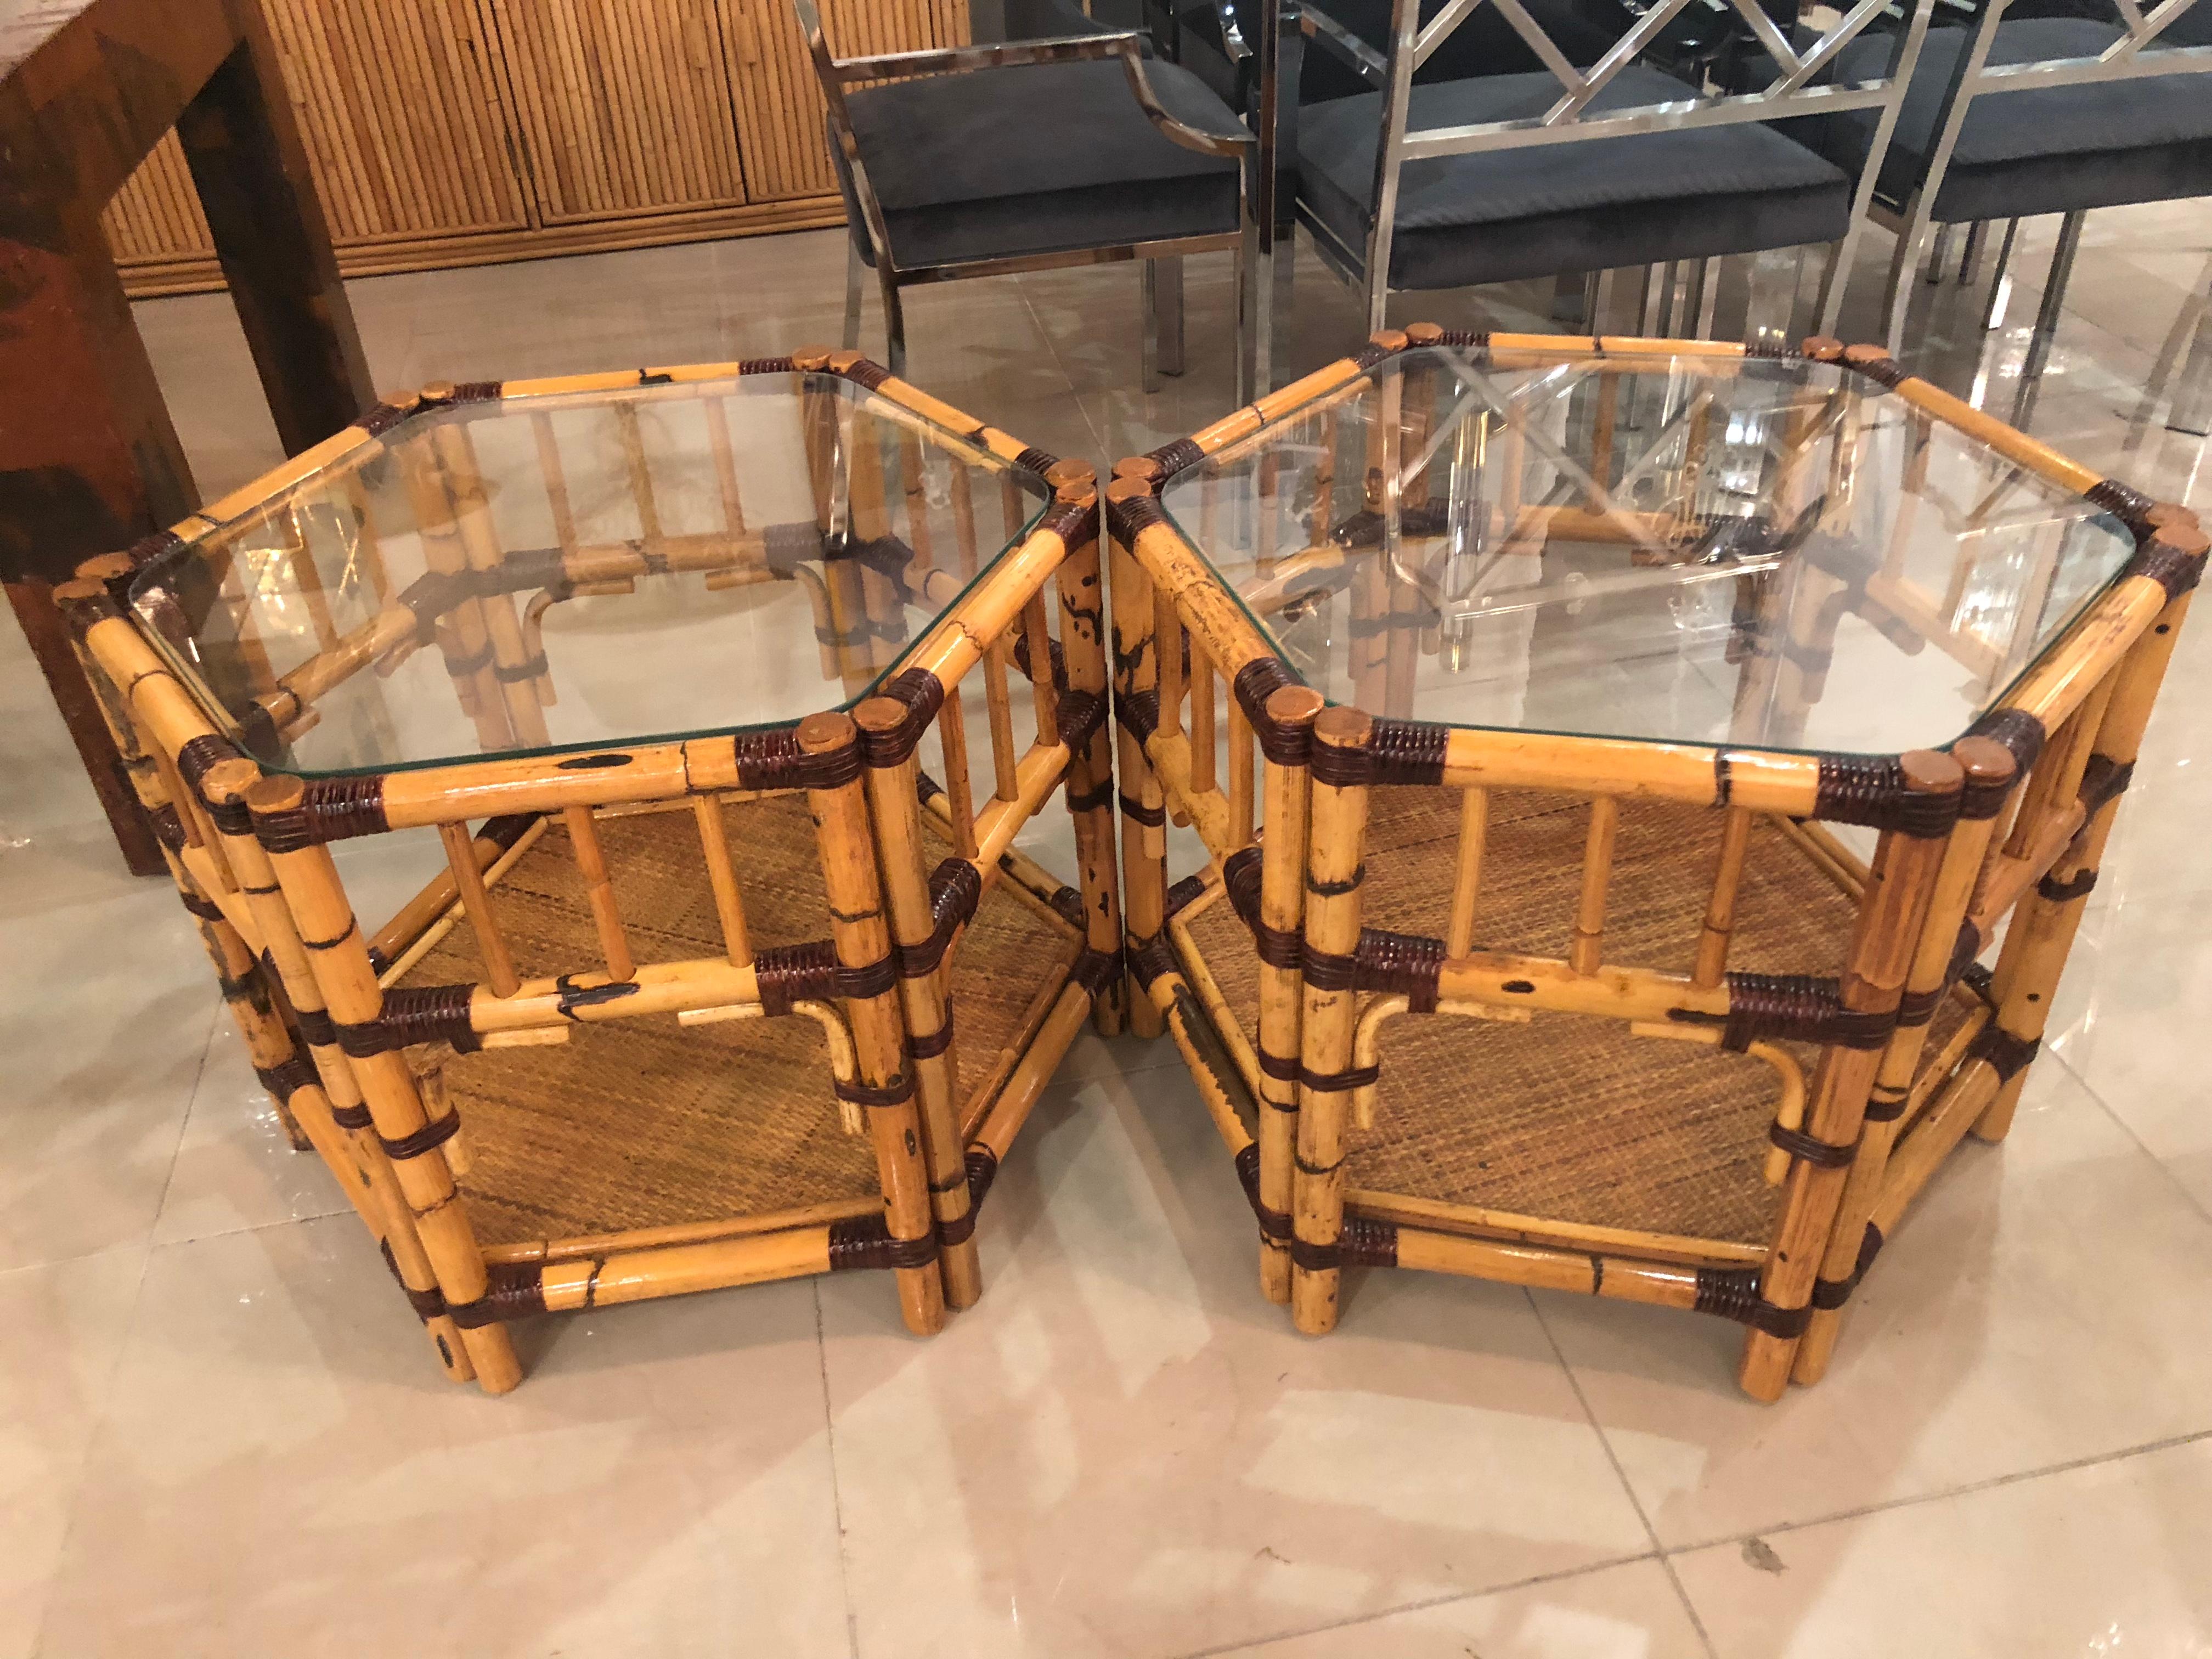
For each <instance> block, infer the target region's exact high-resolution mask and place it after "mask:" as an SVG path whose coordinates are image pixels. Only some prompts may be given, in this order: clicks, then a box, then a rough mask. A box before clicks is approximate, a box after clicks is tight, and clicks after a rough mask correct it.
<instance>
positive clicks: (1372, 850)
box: [1107, 325, 2207, 1400]
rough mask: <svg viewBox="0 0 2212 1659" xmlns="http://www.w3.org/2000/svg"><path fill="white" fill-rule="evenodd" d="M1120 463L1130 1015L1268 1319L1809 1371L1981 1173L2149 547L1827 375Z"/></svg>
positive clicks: (1831, 354) (1484, 405)
mask: <svg viewBox="0 0 2212 1659" xmlns="http://www.w3.org/2000/svg"><path fill="white" fill-rule="evenodd" d="M1107 518H1108V522H1109V527H1110V531H1111V541H1112V544H1113V556H1112V565H1111V569H1110V573H1109V576H1110V580H1109V587H1110V589H1111V599H1112V603H1113V610H1114V623H1115V674H1116V678H1115V720H1116V724H1117V726H1118V728H1119V732H1118V742H1119V744H1120V751H1119V763H1118V767H1117V775H1118V777H1119V780H1120V784H1119V787H1120V791H1121V812H1122V854H1123V858H1124V868H1123V883H1122V896H1123V900H1124V903H1125V906H1126V914H1127V927H1128V933H1129V962H1130V965H1131V969H1132V972H1133V975H1134V977H1135V979H1136V981H1137V982H1138V983H1139V985H1140V986H1141V987H1143V990H1144V992H1145V996H1144V998H1143V999H1142V1000H1141V1001H1140V1002H1139V1004H1138V1005H1136V1006H1134V1007H1133V1014H1132V1020H1133V1024H1134V1026H1135V1027H1136V1029H1137V1030H1139V1033H1140V1034H1147V1035H1150V1034H1156V1033H1158V1031H1159V1030H1163V1029H1164V1030H1168V1031H1170V1032H1171V1033H1172V1035H1173V1036H1174V1038H1175V1041H1176V1042H1177V1044H1178V1045H1179V1046H1180V1047H1181V1048H1182V1050H1183V1052H1184V1054H1185V1057H1186V1059H1187V1060H1188V1061H1189V1062H1190V1064H1191V1066H1192V1067H1193V1069H1194V1073H1195V1074H1196V1076H1197V1079H1198V1081H1199V1085H1200V1094H1201V1096H1202V1097H1203V1098H1204V1099H1205V1101H1206V1105H1207V1108H1208V1109H1209V1110H1210V1111H1211V1113H1212V1116H1213V1119H1214V1121H1215V1125H1216V1127H1217V1128H1218V1130H1219V1131H1220V1133H1221V1137H1222V1139H1223V1141H1224V1143H1225V1146H1227V1147H1228V1149H1229V1151H1230V1152H1231V1154H1232V1155H1233V1156H1234V1158H1235V1160H1236V1164H1237V1170H1238V1173H1239V1176H1241V1178H1242V1179H1243V1184H1244V1188H1245V1193H1246V1196H1247V1198H1248V1200H1249V1201H1250V1203H1251V1205H1252V1207H1253V1210H1254V1212H1255V1218H1256V1220H1257V1222H1258V1224H1259V1232H1260V1268H1261V1287H1262V1290H1263V1291H1264V1292H1265V1293H1266V1294H1267V1296H1268V1297H1270V1298H1272V1299H1273V1300H1275V1301H1278V1302H1283V1303H1286V1304H1289V1305H1290V1308H1291V1314H1292V1316H1293V1318H1294V1319H1295V1321H1296V1322H1297V1326H1298V1328H1300V1329H1302V1330H1305V1331H1308V1332H1312V1333H1320V1332H1323V1331H1327V1330H1328V1329H1329V1328H1331V1327H1332V1326H1333V1325H1334V1322H1335V1321H1336V1318H1337V1315H1338V1297H1339V1292H1340V1285H1341V1282H1342V1273H1343V1270H1344V1269H1345V1268H1346V1267H1359V1266H1396V1267H1422V1268H1428V1269H1431V1270H1434V1271H1438V1272H1444V1273H1463V1274H1468V1275H1472V1276H1475V1277H1481V1278H1491V1279H1504V1280H1507V1281H1509V1282H1513V1283H1518V1284H1525V1285H1535V1286H1541V1287H1545V1288H1548V1289H1553V1290H1560V1291H1575V1292H1579V1293H1582V1294H1585V1295H1595V1296H1605V1297H1618V1298H1622V1299H1626V1300H1632V1301H1640V1302H1648V1303H1656V1304H1662V1305H1667V1306H1673V1307H1680V1308H1684V1309H1694V1310H1699V1311H1704V1312H1709V1313H1717V1314H1721V1315H1724V1316H1728V1317H1730V1318H1733V1319H1735V1320H1739V1321H1741V1322H1743V1323H1745V1324H1747V1326H1749V1327H1750V1331H1749V1333H1748V1334H1747V1339H1746V1343H1745V1349H1744V1357H1743V1361H1742V1364H1741V1368H1740V1370H1739V1380H1740V1382H1741V1384H1742V1386H1743V1387H1744V1388H1745V1389H1746V1390H1747V1391H1748V1392H1749V1393H1751V1394H1752V1395H1754V1396H1756V1397H1758V1398H1760V1399H1765V1400H1771V1399H1775V1398H1777V1397H1778V1396H1779V1395H1780V1394H1781V1393H1782V1392H1783V1390H1784V1388H1785V1387H1786V1385H1787V1384H1788V1383H1789V1382H1790V1380H1792V1379H1793V1378H1794V1379H1795V1380H1796V1381H1799V1382H1805V1383H1809V1382H1812V1381H1814V1380H1815V1379H1816V1378H1818V1377H1819V1376H1820V1375H1821V1374H1822V1372H1823V1371H1824V1370H1825V1369H1826V1365H1827V1363H1828V1358H1829V1356H1830V1353H1831V1352H1832V1348H1833V1345H1834V1342H1835V1339H1836V1334H1837V1331H1838V1322H1839V1320H1840V1317H1841V1315H1842V1311H1843V1309H1844V1304H1845V1303H1846V1301H1847V1300H1848V1299H1849V1297H1850V1294H1851V1292H1852V1291H1853V1289H1854V1288H1855V1287H1856V1285H1857V1284H1858V1282H1859V1280H1860V1279H1861V1277H1862V1276H1863V1274H1864V1273H1866V1271H1867V1270H1868V1268H1869V1266H1870V1264H1871V1263H1872V1262H1873V1261H1874V1258H1875V1254H1876V1252H1877V1251H1878V1250H1879V1249H1881V1245H1882V1243H1883V1240H1884V1239H1885V1237H1887V1235H1888V1234H1890V1233H1891V1232H1893V1231H1894V1230H1895V1228H1896V1226H1897V1225H1898V1223H1899V1220H1900V1218H1902V1216H1903V1214H1904V1213H1905V1210H1906V1209H1907V1207H1908V1206H1910V1205H1911V1202H1912V1200H1913V1199H1914V1198H1915V1197H1916V1196H1917V1194H1919V1193H1920V1191H1921V1190H1922V1189H1923V1188H1924V1187H1925V1185H1926V1183H1927V1182H1928V1181H1929V1178H1930V1177H1931V1176H1932V1175H1933V1174H1934V1172H1935V1170H1936V1169H1937V1167H1938V1166H1940V1165H1941V1164H1942V1162H1943V1160H1944V1159H1945V1158H1946V1157H1947V1156H1948V1154H1949V1152H1951V1151H1952V1149H1953V1148H1954V1147H1955V1146H1957V1145H1958V1144H1959V1142H1960V1139H1962V1138H1963V1137H1964V1136H1965V1135H1966V1134H1967V1133H1969V1132H1972V1133H1976V1134H1978V1135H1980V1136H1981V1137H1983V1138H1984V1139H1992V1140H1994V1139H2001V1138H2002V1136H2003V1135H2004V1133H2006V1131H2007V1130H2008V1127H2010V1123H2011V1119H2012V1115H2013V1112H2014V1109H2015V1105H2016V1103H2017V1102H2018V1100H2019V1097H2020V1091H2021V1085H2022V1083H2023V1081H2024V1079H2025V1073H2026V1069H2027V1066H2028V1064H2029V1063H2030V1062H2031V1061H2032V1060H2033V1058H2034V1054H2035V1051H2036V1048H2037V1046H2038V1043H2039V1039H2040V1037H2041V1035H2042V1030H2043V1024H2044V1020H2045V1018H2046V1016H2047V1013H2048V1010H2049V1007H2050V1002H2051V993H2052V991H2053V989H2054V987H2056V985H2057V979H2058V975H2059V972H2060V970H2061V969H2062V968H2063V965H2064V962H2065V957H2066V954H2067V950H2068V947H2069V945H2070V943H2071V940H2072V937H2073V933H2074V929H2075V925H2076V923H2077V921H2078V920H2079V917H2080V915H2081V906H2082V904H2083V902H2085V900H2086V898H2087V895H2088V892H2089V890H2090V889H2091V887H2092V886H2093V884H2094V882H2095V878H2096V867H2097V862H2098V859H2099V857H2100V854H2101V852H2102V849H2103V847H2104V843H2105V840H2106V836H2108V835H2109V833H2110V830H2111V826H2112V816H2113V812H2114V810H2115V803H2116V801H2117V800H2118V796H2119V794H2120V793H2122V792H2123V791H2124V789H2125V787H2126V786H2127V782H2128V778H2129V775H2130V771H2131V770H2132V763H2133V761H2134V757H2135V754H2136V745H2137V744H2138V743H2139V741H2140V739H2141V737H2142V731H2143V727H2144V725H2145V722H2146V721H2147V720H2148V718H2149V714H2150V711H2151V708H2152V705H2153V703H2154V700H2155V698H2156V696H2157V690H2158V686H2159V682H2160V677H2161V676H2162V674H2163V671H2164V669H2165V665H2166V658H2167V656H2168V654H2169V653H2171V651H2172V646H2173V637H2174V634H2175V630H2176V629H2178V627H2179V623H2180V622H2181V619H2182V617H2183V616H2184V614H2185V611H2186V610H2187V607H2188V602H2189V595H2190V592H2191V589H2192V588H2193V587H2194V586H2195V585H2196V583H2197V578H2198V574H2199V573H2200V571H2201V569H2202V568H2203V560H2204V557H2205V553H2206V547H2207V543H2206V538H2205V537H2204V535H2203V532H2202V531H2201V530H2200V529H2199V528H2198V527H2197V524H2196V521H2195V520H2194V518H2193V516H2192V515H2191V514H2190V513H2188V512H2187V511H2186V510H2185V509H2183V508H2179V507H2172V506H2169V505H2163V504H2160V503H2157V502H2154V501H2149V500H2148V499H2147V498H2145V497H2142V496H2141V495H2137V494H2136V492H2134V491H2133V490H2130V489H2127V488H2126V487H2124V485H2121V484H2118V483H2114V482H2112V481H2110V480H2106V479H2100V478H2099V477H2097V476H2096V475H2095V474H2093V473H2090V472H2088V471H2086V470H2084V469H2082V468H2081V467H2079V466H2076V465H2074V464H2073V463H2071V462H2069V461H2067V460H2066V459H2063V457H2061V456H2059V455H2057V454H2056V453H2052V452H2051V451H2050V450H2048V449H2046V448H2045V447H2043V446H2041V445H2039V444H2037V443H2036V442H2034V441H2033V440H2031V439H2028V438H2026V437H2024V436H2022V435H2021V434H2019V433H2016V432H2014V431H2012V430H2010V429H2009V428H2005V427H2003V426H2002V425H2000V424H1999V423H1998V422H1995V421H1992V420H1990V418H1989V417H1988V416H1984V415H1983V414H1981V413H1980V412H1979V411H1978V410H1974V409H1972V408H1970V407H1968V406H1967V405H1966V404H1961V403H1960V402H1958V401H1957V400H1956V399H1954V398H1949V397H1948V396H1947V395H1946V394H1944V393H1943V392H1940V391H1938V390H1936V388H1935V387H1933V386H1929V385H1927V384H1926V383H1925V382H1923V381H1920V380H1915V379H1913V378H1911V376H1909V375H1907V374H1905V373H1904V372H1903V371H1902V370H1901V369H1900V368H1899V367H1898V365H1897V364H1895V363H1894V362H1891V361H1890V360H1889V359H1888V358H1887V356H1884V355H1883V354H1882V353H1881V352H1880V351H1878V350H1874V349H1867V348H1858V347H1854V348H1851V349H1849V350H1846V349H1844V347H1842V346H1841V345H1839V344H1837V343H1834V342H1832V341H1822V340H1814V341H1808V342H1807V343H1806V344H1805V346H1804V348H1803V349H1802V351H1799V350H1781V349H1772V348H1768V349H1762V350H1759V351H1749V350H1747V349H1744V348H1741V347H1736V346H1729V345H1721V344H1714V343H1706V342H1669V341H1657V340H1620V339H1604V340H1598V339H1562V338H1556V337H1530V336H1507V335H1486V336H1485V335H1465V334H1459V335H1455V334H1448V333H1446V332H1445V331H1443V330H1441V329H1437V328H1434V327H1431V326H1428V325H1419V326H1416V327H1415V328H1413V329H1410V330H1408V331H1406V332H1403V333H1398V332H1390V333H1385V334H1382V335H1378V336H1376V338H1375V339H1374V341H1373V342H1372V343H1370V346H1369V347H1368V348H1367V349H1365V350H1364V351H1363V352H1362V353H1361V354H1360V355H1359V356H1358V357H1356V358H1351V359H1347V360H1346V361H1344V362H1339V363H1336V364H1333V365H1331V366H1330V367H1329V368H1325V369H1322V370H1320V371H1318V372H1317V373H1316V374H1313V375H1310V376H1309V377H1307V379H1305V380H1302V381H1300V382H1298V383H1297V385H1295V386H1290V387H1287V388H1285V389H1284V390H1283V391H1281V392H1276V393H1274V394H1273V395H1272V396H1270V397H1267V398H1263V399H1261V401H1260V402H1259V403H1258V404H1255V405H1253V406H1252V407H1251V408H1249V409H1245V410H1239V411H1237V413H1236V414H1234V415H1232V416H1229V417H1228V418H1227V419H1225V420H1224V421H1221V422H1218V423H1217V424H1215V425H1214V426H1212V427H1211V428H1207V429H1206V431H1204V432H1202V433H1200V434H1198V435H1196V436H1194V437H1192V438H1187V439H1183V440H1180V441H1176V442H1175V443H1172V444H1169V445H1166V446H1164V447H1162V448H1160V449H1158V450H1156V451H1154V452H1152V453H1151V454H1149V455H1145V456H1139V457H1135V458H1133V459H1129V460H1127V461H1124V462H1122V463H1121V464H1120V465H1118V466H1116V468H1115V480H1114V481H1113V483H1111V484H1110V485H1109V489H1108V490H1107ZM1331 704H1334V707H1332V706H1330V705H1331ZM1171 821H1172V822H1173V823H1178V824H1182V825H1184V826H1187V827H1188V829H1190V830H1191V831H1193V832H1194V834H1195V836H1196V837H1197V839H1198V841H1199V842H1200V843H1202V845H1203V848H1204V852H1205V854H1206V861H1205V865H1204V867H1203V868H1201V869H1200V870H1198V871H1196V872H1193V873H1191V874H1189V875H1187V876H1184V877H1183V878H1182V879H1180V880H1177V881H1175V882H1174V883H1173V884H1170V879H1169V878H1170V871H1169V869H1168V848H1169V838H1168V826H1169V824H1170V822H1171ZM2000 936H2002V946H2001V947H1999V945H1998V943H1997V941H1998V940H1999V939H2000ZM1992 954H1993V955H1994V958H1995V959H1994V962H1993V963H1991V964H1990V965H1984V962H1983V960H1982V959H1983V958H1984V957H1985V956H1988V955H1992Z"/></svg>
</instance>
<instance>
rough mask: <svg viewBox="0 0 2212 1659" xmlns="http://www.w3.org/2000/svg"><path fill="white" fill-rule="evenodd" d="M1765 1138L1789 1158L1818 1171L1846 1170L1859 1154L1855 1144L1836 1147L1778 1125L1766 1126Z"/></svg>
mask: <svg viewBox="0 0 2212 1659" xmlns="http://www.w3.org/2000/svg"><path fill="white" fill-rule="evenodd" d="M1766 1138H1767V1139H1768V1140H1769V1141H1771V1142H1772V1143H1773V1144H1774V1145H1775V1146H1778V1147H1780V1148H1781V1149H1782V1150H1783V1151H1784V1152H1787V1153H1789V1154H1790V1157H1792V1158H1796V1159H1798V1160H1799V1161H1801V1162H1802V1163H1806V1164H1811V1165H1813V1166H1814V1168H1815V1169H1820V1170H1841V1169H1846V1168H1848V1167H1849V1166H1850V1161H1851V1160H1852V1159H1853V1158H1857V1156H1858V1152H1859V1149H1858V1146H1857V1143H1856V1142H1854V1143H1853V1144H1852V1145H1850V1146H1837V1145H1836V1144H1835V1143H1834V1142H1832V1141H1827V1140H1821V1139H1818V1138H1817V1137H1815V1136H1813V1135H1808V1134H1807V1133H1805V1132H1804V1131H1803V1130H1802V1129H1785V1128H1784V1127H1782V1126H1781V1125H1780V1124H1779V1123H1770V1124H1768V1125H1767V1126H1766Z"/></svg>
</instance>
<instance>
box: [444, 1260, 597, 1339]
mask: <svg viewBox="0 0 2212 1659" xmlns="http://www.w3.org/2000/svg"><path fill="white" fill-rule="evenodd" d="M544 1273H545V1269H544V1264H543V1263H541V1262H536V1261H492V1262H487V1263H486V1264H485V1266H484V1293H483V1295H482V1296H480V1297H477V1299H476V1300H475V1301H473V1302H453V1303H448V1304H447V1306H446V1312H447V1315H448V1316H450V1317H451V1318H452V1320H453V1323H455V1324H456V1325H458V1326H459V1327H460V1328H462V1329H463V1330H465V1331H476V1330H482V1329H483V1328H484V1327H485V1326H487V1325H495V1324H497V1323H498V1322H500V1321H501V1320H502V1319H519V1318H520V1317H521V1316H523V1315H525V1314H541V1313H544V1311H545V1283H544ZM409 1299H410V1301H411V1300H412V1299H413V1297H412V1295H411V1294H410V1297H409ZM589 1305H590V1304H588V1303H586V1306H589Z"/></svg>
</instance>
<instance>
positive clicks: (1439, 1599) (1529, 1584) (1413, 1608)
mask: <svg viewBox="0 0 2212 1659" xmlns="http://www.w3.org/2000/svg"><path fill="white" fill-rule="evenodd" d="M1657 1559H1659V1557H1658V1556H1657V1555H1656V1554H1655V1553H1652V1552H1650V1551H1645V1552H1644V1553H1641V1554H1637V1555H1614V1556H1608V1557H1607V1558H1606V1559H1604V1560H1602V1561H1591V1562H1589V1563H1586V1564H1585V1565H1582V1566H1579V1567H1565V1568H1562V1569H1560V1570H1559V1571H1557V1572H1539V1573H1532V1574H1530V1575H1529V1576H1528V1577H1526V1578H1515V1579H1511V1580H1509V1581H1508V1582H1506V1583H1502V1584H1491V1585H1488V1586H1486V1587H1485V1588H1484V1589H1471V1590H1455V1591H1453V1592H1452V1593H1451V1594H1449V1595H1431V1596H1429V1597H1427V1598H1426V1599H1425V1600H1423V1601H1407V1602H1402V1603H1401V1604H1400V1605H1398V1606H1396V1607H1378V1608H1376V1610H1375V1611H1374V1612H1373V1613H1355V1614H1354V1615H1352V1617H1351V1618H1348V1619H1332V1620H1328V1621H1327V1622H1326V1623H1323V1624H1319V1625H1305V1626H1300V1627H1299V1628H1298V1629H1297V1630H1284V1631H1277V1632H1274V1633H1273V1634H1272V1635H1268V1636H1255V1637H1252V1638H1249V1639H1247V1640H1240V1641H1235V1642H1230V1643H1225V1644H1223V1645H1221V1646H1218V1647H1211V1648H1200V1649H1197V1650H1194V1651H1192V1652H1189V1653H1184V1654H1178V1655H1176V1659H1221V1656H1223V1655H1225V1654H1235V1653H1249V1652H1250V1651H1252V1650H1255V1649H1256V1648H1267V1647H1273V1646H1274V1645H1275V1644H1277V1643H1279V1642H1297V1641H1301V1640H1303V1639H1304V1638H1306V1637H1309V1636H1325V1635H1327V1634H1328V1632H1331V1631H1338V1630H1357V1629H1358V1628H1359V1627H1360V1626H1363V1625H1371V1624H1374V1623H1376V1621H1377V1620H1383V1619H1395V1618H1397V1617H1399V1616H1400V1615H1401V1614H1403V1613H1426V1612H1428V1611H1429V1610H1430V1609H1431V1608H1433V1607H1450V1606H1452V1605H1454V1604H1455V1603H1456V1602H1460V1601H1480V1600H1482V1598H1483V1597H1484V1596H1486V1595H1508V1594H1510V1593H1511V1592H1512V1591H1514V1590H1524V1589H1534V1588H1535V1587H1536V1586H1538V1585H1540V1584H1559V1583H1565V1582H1566V1581H1567V1580H1568V1579H1571V1578H1582V1577H1588V1576H1589V1574H1591V1573H1594V1572H1607V1571H1611V1570H1612V1569H1613V1568H1614V1567H1632V1566H1634V1565H1636V1564H1637V1563H1638V1562H1639V1561H1653V1560H1657Z"/></svg>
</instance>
